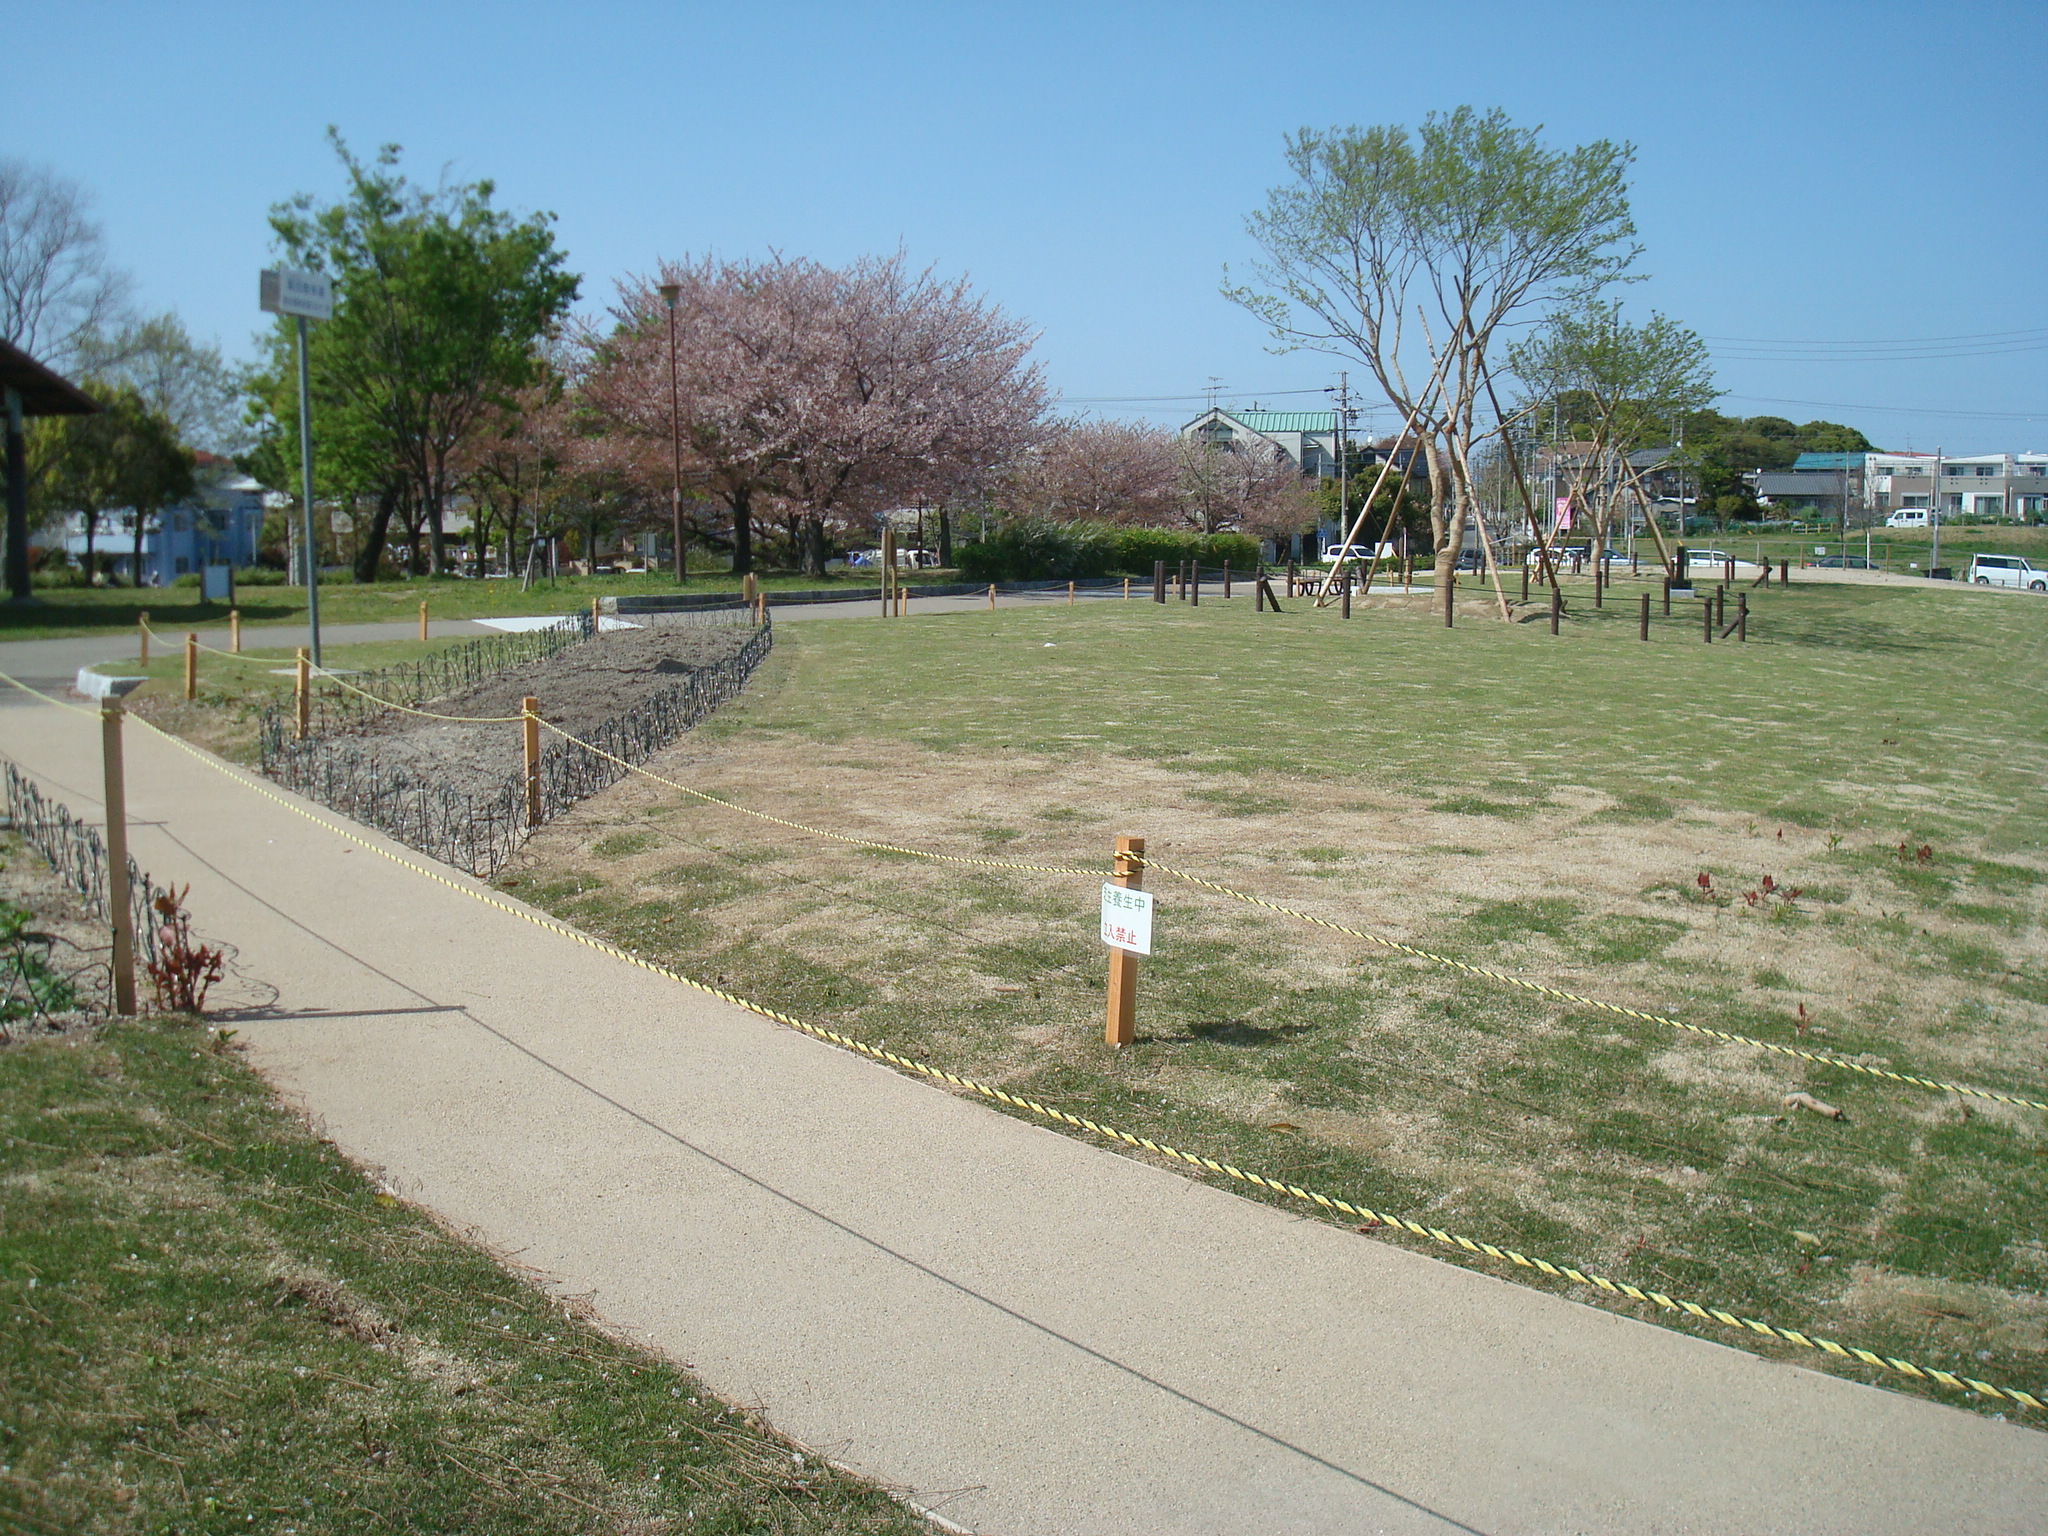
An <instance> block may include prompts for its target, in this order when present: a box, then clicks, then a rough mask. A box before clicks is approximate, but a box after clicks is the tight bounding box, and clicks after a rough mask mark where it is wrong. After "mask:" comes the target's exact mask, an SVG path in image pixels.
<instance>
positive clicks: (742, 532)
mask: <svg viewBox="0 0 2048 1536" xmlns="http://www.w3.org/2000/svg"><path fill="white" fill-rule="evenodd" d="M727 499H728V501H729V503H730V504H731V506H732V573H733V575H735V576H744V575H746V574H747V573H748V572H749V571H751V570H753V568H754V488H753V487H752V486H749V485H742V486H737V487H735V488H734V490H733V492H732V494H731V496H730V497H728V498H727Z"/></svg>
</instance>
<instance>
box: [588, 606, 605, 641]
mask: <svg viewBox="0 0 2048 1536" xmlns="http://www.w3.org/2000/svg"><path fill="white" fill-rule="evenodd" d="M603 604H604V599H603V598H601V597H593V598H592V599H591V600H590V632H591V633H592V634H593V635H594V634H597V633H598V632H599V631H600V630H602V629H603V628H604V623H603V619H604V606H603Z"/></svg>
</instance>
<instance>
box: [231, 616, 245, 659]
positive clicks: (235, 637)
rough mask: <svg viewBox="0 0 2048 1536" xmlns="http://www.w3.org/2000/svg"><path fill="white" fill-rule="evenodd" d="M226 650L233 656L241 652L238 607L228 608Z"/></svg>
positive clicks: (240, 628) (240, 621) (240, 627)
mask: <svg viewBox="0 0 2048 1536" xmlns="http://www.w3.org/2000/svg"><path fill="white" fill-rule="evenodd" d="M228 652H229V654H230V655H234V656H239V655H241V654H242V610H241V609H239V608H230V609H229V610H228Z"/></svg>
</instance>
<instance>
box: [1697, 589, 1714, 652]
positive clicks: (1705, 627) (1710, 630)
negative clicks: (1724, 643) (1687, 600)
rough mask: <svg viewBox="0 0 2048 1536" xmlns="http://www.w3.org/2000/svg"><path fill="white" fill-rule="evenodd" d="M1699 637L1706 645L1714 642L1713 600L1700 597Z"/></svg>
mask: <svg viewBox="0 0 2048 1536" xmlns="http://www.w3.org/2000/svg"><path fill="white" fill-rule="evenodd" d="M1700 639H1701V640H1702V641H1703V642H1705V643H1706V644H1708V645H1712V644H1713V643H1714V600H1713V599H1712V598H1711V597H1702V598H1701V599H1700Z"/></svg>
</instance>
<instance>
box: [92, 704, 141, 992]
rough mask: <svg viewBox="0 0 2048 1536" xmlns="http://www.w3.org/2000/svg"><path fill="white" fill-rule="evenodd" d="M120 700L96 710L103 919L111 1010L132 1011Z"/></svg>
mask: <svg viewBox="0 0 2048 1536" xmlns="http://www.w3.org/2000/svg"><path fill="white" fill-rule="evenodd" d="M122 713H123V711H122V709H121V701H120V700H119V699H109V700H108V701H107V704H106V707H105V708H104V709H102V710H101V711H100V755H101V759H102V767H103V772H104V775H105V777H104V780H103V786H104V787H103V791H102V794H103V799H102V803H103V804H104V805H105V807H106V812H107V921H108V922H109V923H111V924H112V925H113V929H114V954H113V963H114V1012H116V1013H123V1014H133V1013H134V1012H135V912H134V909H133V907H132V906H131V904H130V901H129V892H128V776H127V770H126V768H125V767H124V765H123V763H122V758H121V715H122Z"/></svg>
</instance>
